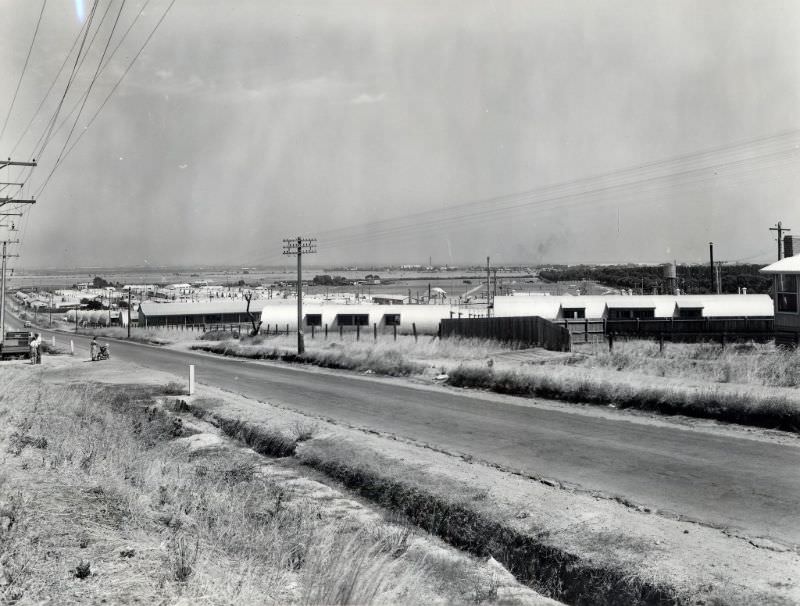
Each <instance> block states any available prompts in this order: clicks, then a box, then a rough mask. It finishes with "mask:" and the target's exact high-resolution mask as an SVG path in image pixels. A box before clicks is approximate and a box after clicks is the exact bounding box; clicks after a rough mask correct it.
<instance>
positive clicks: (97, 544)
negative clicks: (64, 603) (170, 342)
mask: <svg viewBox="0 0 800 606" xmlns="http://www.w3.org/2000/svg"><path fill="white" fill-rule="evenodd" d="M8 385H9V386H10V387H9V388H8V389H7V390H6V395H7V396H8V397H9V398H10V400H11V401H14V402H15V406H17V407H20V406H28V407H32V406H35V403H34V402H35V401H36V398H37V396H36V394H35V393H31V390H30V389H29V386H27V385H26V384H24V383H21V382H15V381H13V380H11V381H9V382H8ZM43 390H44V391H43V398H45V399H46V401H48V403H49V405H50V406H51V407H52V409H55V410H58V415H57V416H55V415H54V416H52V417H51V416H48V415H37V416H32V415H28V416H26V417H25V418H24V420H23V422H22V423H20V426H21V429H20V430H19V431H18V438H17V439H18V441H20V443H25V444H26V445H27V446H28V447H30V446H31V443H30V442H29V440H28V439H22V436H28V438H29V439H31V440H32V439H33V438H31V436H42V437H44V438H45V439H46V440H47V443H48V446H47V448H46V449H45V450H43V451H42V454H41V457H43V461H42V465H41V466H40V465H38V464H34V465H32V466H31V467H32V469H31V473H45V472H44V471H43V470H49V471H47V473H57V474H58V477H59V478H60V479H59V481H58V483H57V484H59V485H60V484H62V483H67V484H70V485H76V486H82V488H80V489H79V490H77V491H76V493H75V495H74V504H70V506H69V507H74V508H73V509H71V510H70V509H67V510H64V509H63V508H60V509H59V513H58V515H57V518H56V519H57V520H58V523H59V524H61V525H62V526H59V528H58V530H57V531H56V532H55V533H54V536H56V537H67V536H70V535H71V537H72V538H71V539H70V540H69V541H68V546H69V547H67V548H68V549H75V550H77V546H78V543H79V542H80V543H81V545H82V546H84V547H83V549H85V551H82V552H80V553H82V559H81V560H80V562H79V563H78V565H77V566H76V567H74V568H72V578H79V579H88V578H94V577H95V575H96V574H97V573H96V571H95V568H97V569H98V570H103V578H104V583H102V584H101V585H98V584H95V583H90V584H85V586H84V587H85V589H79V590H76V589H74V586H69V585H64V583H65V580H64V579H63V577H62V576H59V575H57V574H55V575H54V574H52V572H50V571H51V570H52V567H53V566H56V567H57V566H58V565H59V564H58V560H57V559H53V557H52V556H44V555H43V554H44V553H49V552H45V551H42V552H41V554H39V555H36V556H34V557H32V558H30V564H29V565H28V566H29V567H28V568H25V567H24V565H23V564H24V562H26V561H28V559H24V558H23V559H20V558H17V559H14V560H13V562H12V559H10V558H8V557H6V556H3V557H5V558H6V559H5V560H4V562H5V563H7V564H8V565H7V566H6V568H5V570H8V571H9V574H13V576H14V579H15V580H14V583H15V586H16V584H19V586H20V587H23V586H24V587H26V588H27V589H26V590H25V591H26V599H28V600H29V601H40V600H39V598H43V597H44V596H47V597H48V599H56V600H58V599H59V598H58V596H62V597H63V596H66V595H70V599H74V600H78V601H85V602H93V601H97V602H99V601H100V599H99V598H97V594H96V593H91V592H98V591H100V592H102V595H103V597H104V598H105V599H107V601H109V602H123V601H126V599H127V598H126V596H130V595H138V596H139V597H140V598H141V599H144V600H145V601H148V602H151V601H152V602H159V601H167V602H171V601H173V599H171V598H170V597H169V596H170V595H172V596H177V595H180V596H184V597H183V598H182V599H183V600H188V601H194V600H196V599H202V600H211V601H214V602H217V601H219V602H230V601H233V602H237V603H263V602H267V603H297V602H308V601H309V600H311V601H313V599H314V596H325V602H326V603H327V602H328V601H329V598H330V601H332V603H342V602H347V601H350V602H352V601H357V602H359V603H361V602H362V601H366V602H369V601H381V602H392V601H394V600H393V599H392V596H395V595H397V594H396V592H397V591H405V592H407V593H409V594H414V593H415V590H414V587H415V586H416V584H417V583H419V582H420V581H419V575H418V574H417V573H416V572H415V571H416V570H417V569H416V568H415V566H416V564H414V563H413V562H411V561H409V560H408V558H409V557H410V556H409V552H408V549H407V545H408V542H409V538H408V536H403V535H402V534H401V535H400V536H398V537H395V538H393V539H387V538H384V537H383V536H372V535H371V534H370V535H367V534H365V533H364V532H363V531H359V530H358V524H354V522H353V521H352V520H348V519H346V518H345V519H341V513H339V512H336V513H335V514H329V513H324V512H322V511H321V510H320V508H319V507H318V506H317V505H315V504H314V503H312V502H309V501H306V500H305V499H298V498H296V497H295V495H294V494H293V493H292V491H291V490H287V489H286V488H284V487H282V486H280V485H277V484H275V483H273V482H271V481H268V480H265V479H264V476H263V474H262V473H260V472H259V464H258V463H257V460H258V458H257V457H256V455H254V454H252V453H251V454H249V455H245V454H234V453H237V452H238V451H228V453H226V455H225V458H221V457H220V455H219V453H218V452H213V453H190V452H188V451H187V450H186V449H185V447H183V446H181V445H179V443H176V441H175V436H174V427H175V424H174V418H173V417H172V416H171V415H169V414H168V413H166V412H165V411H164V410H162V409H160V408H159V407H157V406H156V405H155V401H154V397H157V396H159V395H160V392H161V391H162V389H161V388H159V387H155V388H141V387H134V386H114V387H97V386H94V385H70V386H67V387H63V386H59V387H58V388H54V387H48V386H45V387H44V388H43ZM224 427H225V428H226V430H227V431H229V432H231V433H232V434H234V435H237V436H238V437H240V438H241V439H243V440H246V441H248V442H249V443H252V444H253V446H254V447H255V448H257V449H258V450H260V451H263V452H270V453H271V452H277V453H279V454H282V455H286V454H290V453H291V452H293V451H294V448H295V447H296V440H297V439H310V438H311V436H313V433H314V430H315V428H314V427H313V426H305V425H298V426H297V427H296V428H295V430H294V431H293V432H292V434H293V435H284V434H282V433H280V432H277V431H274V430H272V429H270V428H266V427H260V428H257V429H250V428H248V427H247V426H245V425H244V424H242V423H239V422H233V423H226V424H224ZM9 436H10V434H9ZM7 437H8V436H7ZM0 439H2V436H0ZM27 450H28V449H27V448H25V449H24V450H23V451H21V452H22V455H21V456H23V457H24V456H26V455H27V456H28V457H30V453H29V452H27ZM27 460H33V459H27ZM27 460H26V462H27ZM34 467H35V469H33V468H34ZM24 473H28V472H24ZM26 477H27V475H26ZM65 478H69V480H65ZM48 485H49V484H48ZM54 489H55V487H54ZM20 507H25V506H24V505H22V501H21V500H20V501H19V503H16V501H13V500H8V501H7V502H5V501H4V502H2V503H0V553H7V552H8V550H7V549H6V548H7V546H8V543H7V541H6V539H9V537H16V534H15V532H16V529H17V528H18V527H19V526H20V519H21V518H20V509H19V508H20ZM34 511H36V512H37V513H38V512H39V511H40V508H38V507H36V508H34ZM337 518H339V521H337ZM64 524H66V525H64ZM22 527H23V528H26V529H27V528H29V527H30V522H27V521H26V523H25V524H23V525H22ZM4 528H5V529H4ZM120 531H124V537H125V539H124V540H125V541H126V542H128V544H124V548H123V549H120V548H119V547H116V546H115V547H114V548H111V549H109V545H108V542H107V541H108V537H109V536H111V535H113V533H114V532H120ZM148 533H154V540H155V545H153V544H151V543H147V542H144V543H141V544H140V545H131V544H130V541H131V537H146V536H148ZM160 533H166V534H168V535H169V536H170V538H169V539H168V540H166V541H162V540H161V539H160V537H159V534H160ZM24 539H25V538H24V537H20V538H16V539H14V540H13V542H14V546H13V549H14V550H16V551H14V553H22V552H21V551H20V550H23V549H24V550H25V552H26V553H31V554H35V553H38V552H35V551H34V550H35V549H36V548H35V547H34V546H33V544H32V543H29V542H28V543H25V542H24ZM137 540H139V539H137ZM141 540H144V539H141ZM159 545H160V546H159ZM347 545H350V547H349V548H348V550H346V551H345V552H340V551H339V548H340V547H343V546H347ZM42 549H52V548H51V547H42ZM70 553H76V552H70ZM109 554H111V555H112V556H113V558H114V560H115V561H117V562H119V561H120V560H128V559H131V558H133V557H134V556H135V557H136V566H135V568H132V569H127V568H125V567H122V568H119V566H112V567H111V568H109V569H105V568H103V562H102V560H103V558H108V557H109ZM15 557H16V556H15ZM413 557H419V554H416V555H414V556H413ZM12 564H13V566H12ZM4 565H5V564H4ZM72 565H73V566H75V564H74V562H73V564H72ZM151 565H154V567H153V568H152V569H151V572H150V573H149V574H150V576H149V577H142V576H141V574H140V573H138V572H136V573H135V572H133V571H134V570H136V571H139V570H145V569H147V567H148V566H151ZM408 571H410V572H408ZM2 574H5V572H2ZM114 574H118V575H122V576H118V577H114V579H115V580H112V579H111V578H110V577H109V576H107V575H114ZM131 575H133V576H131ZM137 575H138V576H137ZM156 581H157V582H156ZM132 584H137V585H136V586H137V587H138V588H139V589H137V593H133V594H125V593H124V592H125V591H127V590H126V589H125V588H126V587H131V586H132ZM13 591H15V590H14V589H13V588H12V589H8V590H7V591H4V588H3V587H0V596H2V597H1V598H0V601H2V600H4V599H6V598H8V596H10V595H11V594H12V592H13ZM71 591H83V592H89V593H82V594H80V595H81V596H82V597H78V596H76V595H73V594H72V593H62V592H71ZM141 591H144V592H145V593H144V594H142V593H138V592H141ZM467 591H468V589H467V588H466V586H465V587H464V593H465V594H466V592H467ZM320 599H321V598H320Z"/></svg>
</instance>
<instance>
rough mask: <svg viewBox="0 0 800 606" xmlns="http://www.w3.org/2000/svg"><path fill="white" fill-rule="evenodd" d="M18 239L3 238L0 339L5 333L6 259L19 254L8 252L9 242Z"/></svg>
mask: <svg viewBox="0 0 800 606" xmlns="http://www.w3.org/2000/svg"><path fill="white" fill-rule="evenodd" d="M18 243H19V240H3V261H2V266H1V267H2V268H1V269H0V272H2V273H1V274H0V275H1V276H2V277H0V340H2V339H4V338H5V334H6V259H7V258H9V257H18V256H19V255H10V254H8V245H9V244H18Z"/></svg>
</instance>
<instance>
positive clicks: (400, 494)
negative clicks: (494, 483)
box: [191, 401, 677, 605]
mask: <svg viewBox="0 0 800 606" xmlns="http://www.w3.org/2000/svg"><path fill="white" fill-rule="evenodd" d="M207 404H208V403H206V402H203V401H199V402H197V403H196V405H193V406H192V409H191V410H192V413H193V414H195V415H196V416H198V417H200V418H203V419H207V420H210V421H212V422H213V423H214V424H215V425H217V426H219V427H220V428H222V429H223V430H224V431H225V432H226V433H228V434H229V435H231V436H233V437H237V438H239V439H241V440H242V441H244V442H245V443H248V444H251V445H254V447H256V448H257V449H258V450H259V451H260V452H262V453H263V454H267V455H270V456H291V455H294V456H295V457H296V458H297V459H298V460H299V461H301V462H302V463H303V464H305V465H307V466H309V467H312V468H314V469H316V470H318V471H321V472H322V473H324V474H326V475H328V476H329V477H332V478H334V479H336V480H338V481H340V482H342V483H343V484H344V485H345V486H347V487H348V488H350V489H352V490H354V491H356V492H357V493H358V494H360V495H361V496H363V497H365V498H367V499H369V500H371V501H373V502H375V503H377V504H379V505H381V506H382V507H385V508H388V509H390V510H392V511H395V512H398V513H400V514H402V515H403V516H405V517H407V518H408V519H409V520H410V521H411V522H413V523H414V524H416V525H418V526H419V527H421V528H423V529H425V530H426V531H428V532H430V533H431V534H434V535H436V536H439V537H441V538H442V539H444V540H445V541H447V542H448V543H450V544H452V545H454V546H455V547H458V548H460V549H463V550H466V551H469V552H470V553H472V554H474V555H476V556H479V557H488V556H491V557H493V558H494V559H496V560H497V561H499V562H500V563H501V564H503V565H504V566H505V567H506V568H508V570H509V571H511V572H512V574H514V576H515V577H516V578H517V579H518V580H520V581H521V582H523V583H525V584H527V585H529V586H530V587H532V588H533V589H535V590H536V591H538V592H540V593H543V594H545V595H547V596H549V597H551V598H554V599H556V600H559V601H564V602H566V603H573V604H584V603H585V604H589V603H591V604H598V605H606V604H621V603H624V604H672V603H675V602H676V601H677V592H676V591H675V590H674V589H672V588H671V587H669V586H668V585H666V584H662V583H659V582H655V581H652V580H647V579H642V578H640V577H638V576H637V575H636V574H632V573H631V571H630V570H627V569H624V568H623V567H614V566H611V567H609V566H605V565H602V564H598V563H594V562H592V561H590V560H587V559H583V558H581V557H579V556H577V555H575V554H573V553H570V552H568V551H566V550H564V549H563V548H562V547H559V546H556V545H553V544H550V543H549V542H548V540H547V533H546V532H540V533H524V532H521V531H519V530H517V529H515V528H513V527H512V526H511V525H509V524H506V523H505V522H504V521H503V520H502V519H501V518H500V517H499V516H497V515H496V513H494V512H493V508H491V507H487V506H486V503H485V501H486V496H487V495H486V494H485V493H484V492H482V491H480V490H473V489H470V488H469V487H466V486H463V485H454V484H452V483H449V482H448V481H447V480H446V479H443V478H437V477H433V476H430V475H428V474H426V473H424V472H423V471H422V470H413V469H409V468H408V467H407V466H403V465H401V464H398V463H396V462H395V461H393V460H390V459H388V458H386V457H383V456H381V455H380V454H378V453H376V452H374V451H367V450H365V451H364V452H360V451H356V452H354V451H353V449H352V448H350V447H348V446H343V445H342V444H341V443H340V442H339V441H338V440H336V439H335V438H333V439H332V438H324V437H313V438H312V439H309V436H308V435H304V436H303V437H302V439H301V438H300V437H297V436H296V437H294V438H292V437H290V436H288V435H286V432H285V431H282V430H281V429H280V428H277V427H267V426H265V425H263V424H253V423H248V422H245V421H242V420H240V419H236V418H231V417H227V416H226V415H224V414H222V413H220V412H219V411H215V410H210V408H209V407H208V406H207ZM211 407H213V404H212V405H211ZM301 442H302V444H301Z"/></svg>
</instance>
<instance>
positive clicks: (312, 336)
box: [311, 324, 314, 339]
mask: <svg viewBox="0 0 800 606" xmlns="http://www.w3.org/2000/svg"><path fill="white" fill-rule="evenodd" d="M311 338H312V339H313V338H314V325H313V324H312V325H311Z"/></svg>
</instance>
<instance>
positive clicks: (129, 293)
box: [128, 284, 131, 339]
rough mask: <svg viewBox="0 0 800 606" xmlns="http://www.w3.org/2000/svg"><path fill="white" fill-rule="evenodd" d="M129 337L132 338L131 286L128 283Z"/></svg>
mask: <svg viewBox="0 0 800 606" xmlns="http://www.w3.org/2000/svg"><path fill="white" fill-rule="evenodd" d="M128 338H129V339H130V338H131V287H130V284H129V285H128Z"/></svg>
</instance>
